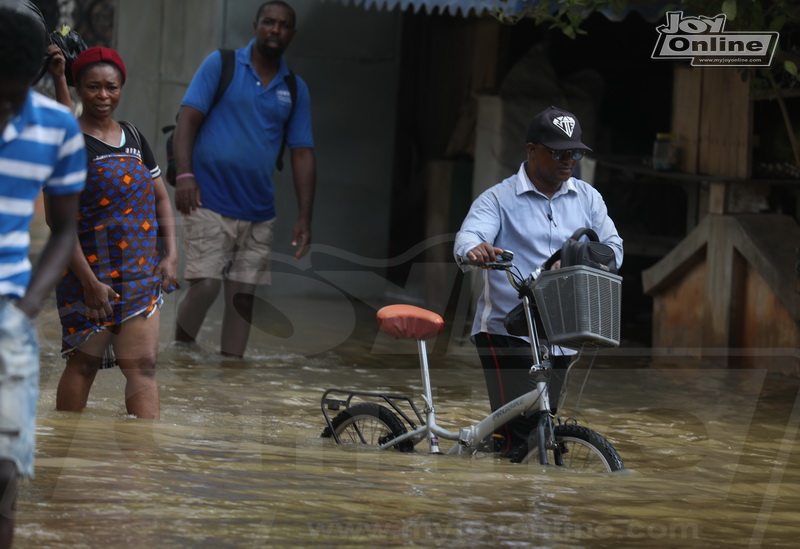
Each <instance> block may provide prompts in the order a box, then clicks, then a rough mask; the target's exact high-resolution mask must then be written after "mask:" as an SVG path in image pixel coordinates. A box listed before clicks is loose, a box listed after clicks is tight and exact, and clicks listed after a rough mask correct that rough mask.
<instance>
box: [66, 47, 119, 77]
mask: <svg viewBox="0 0 800 549" xmlns="http://www.w3.org/2000/svg"><path fill="white" fill-rule="evenodd" d="M101 61H103V62H106V63H111V64H112V65H114V66H116V67H117V68H118V69H119V72H120V73H122V83H123V84H124V83H125V63H123V62H122V58H121V57H120V56H119V54H118V53H117V52H115V51H114V50H112V49H110V48H89V49H87V50H84V51H82V52H81V54H80V55H79V56H78V57H77V58H76V59H75V61H73V62H72V81H73V82H77V81H78V73H79V72H81V69H82V68H83V67H85V66H86V65H91V64H92V63H99V62H101Z"/></svg>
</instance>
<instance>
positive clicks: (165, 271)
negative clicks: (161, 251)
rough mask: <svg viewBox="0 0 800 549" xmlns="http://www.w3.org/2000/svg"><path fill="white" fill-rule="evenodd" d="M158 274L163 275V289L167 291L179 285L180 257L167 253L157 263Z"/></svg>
mask: <svg viewBox="0 0 800 549" xmlns="http://www.w3.org/2000/svg"><path fill="white" fill-rule="evenodd" d="M155 274H156V276H160V277H161V289H162V290H164V291H165V292H168V291H172V290H171V289H175V288H177V287H178V258H177V257H175V256H174V255H167V256H164V257H162V258H161V261H159V262H158V265H156V270H155Z"/></svg>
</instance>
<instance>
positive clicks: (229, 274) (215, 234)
mask: <svg viewBox="0 0 800 549" xmlns="http://www.w3.org/2000/svg"><path fill="white" fill-rule="evenodd" d="M274 223H275V220H274V219H270V220H269V221H260V222H253V221H245V220H241V219H233V218H231V217H225V216H223V215H220V214H218V213H216V212H212V211H211V210H208V209H205V208H198V209H196V210H195V211H193V212H192V214H191V215H184V216H183V249H184V255H185V257H186V265H185V267H184V270H183V276H184V278H186V279H187V280H193V279H197V278H200V279H203V278H215V279H220V280H225V279H228V280H234V281H236V282H243V283H245V284H269V283H270V282H271V276H270V269H269V256H270V253H271V252H272V239H273V232H272V225H273V224H274Z"/></svg>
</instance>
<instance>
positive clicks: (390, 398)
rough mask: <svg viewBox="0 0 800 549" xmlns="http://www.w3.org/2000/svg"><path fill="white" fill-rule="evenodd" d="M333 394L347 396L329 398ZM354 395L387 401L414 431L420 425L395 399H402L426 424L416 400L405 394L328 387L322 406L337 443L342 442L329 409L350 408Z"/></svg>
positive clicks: (421, 422)
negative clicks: (415, 402)
mask: <svg viewBox="0 0 800 549" xmlns="http://www.w3.org/2000/svg"><path fill="white" fill-rule="evenodd" d="M331 394H339V395H343V396H345V397H346V398H344V399H340V398H329V397H328V395H331ZM354 397H362V398H372V399H375V400H381V401H383V402H384V403H386V404H387V405H388V406H390V407H391V408H392V410H394V412H395V413H397V415H399V416H400V417H402V418H403V420H405V422H406V423H408V425H409V426H410V427H411V430H412V431H413V430H414V429H416V428H417V427H418V425H417V424H416V423H414V420H413V419H412V418H411V417H409V415H408V414H407V413H406V412H405V411H404V410H403V409H402V408H401V407H400V405H398V403H397V402H395V401H402V402H404V403H405V404H407V405H408V407H409V408H411V410H412V411H413V412H414V415H415V416H416V418H417V421H418V422H419V425H425V420H424V419H423V417H422V414H421V413H420V411H419V409H418V408H417V406H416V405H415V404H414V401H412V400H411V398H409V397H407V396H405V395H393V394H387V393H379V392H376V391H353V390H352V389H336V388H333V389H328V390H327V391H325V392H324V393H323V394H322V400H321V403H320V406H321V408H322V415H323V416H325V422H326V423H327V424H328V428H329V429H330V430H331V434H332V435H333V439H334V440H335V441H336V443H337V444H339V443H340V441H339V436H338V435H337V434H336V431H335V430H334V428H333V421H332V420H331V417H330V415H329V414H328V410H332V411H337V410H338V409H339V408H340V407H342V406H344V407H345V409H347V408H350V405H351V403H352V401H353V398H354Z"/></svg>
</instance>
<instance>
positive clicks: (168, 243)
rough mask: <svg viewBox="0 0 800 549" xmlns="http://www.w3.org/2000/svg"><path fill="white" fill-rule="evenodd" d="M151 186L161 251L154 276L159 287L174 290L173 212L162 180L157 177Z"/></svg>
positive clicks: (175, 248)
mask: <svg viewBox="0 0 800 549" xmlns="http://www.w3.org/2000/svg"><path fill="white" fill-rule="evenodd" d="M153 184H154V187H155V194H156V216H157V217H158V237H159V239H160V244H161V248H162V250H163V256H162V257H161V261H159V263H158V266H157V267H156V274H160V275H161V287H162V289H163V290H164V291H166V290H168V289H169V288H174V287H175V286H176V283H177V281H178V236H177V231H176V230H175V212H174V211H173V209H172V205H171V204H170V201H169V194H168V193H167V188H166V186H165V185H164V180H163V179H162V178H161V177H157V178H156V179H155V180H154V181H153Z"/></svg>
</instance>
